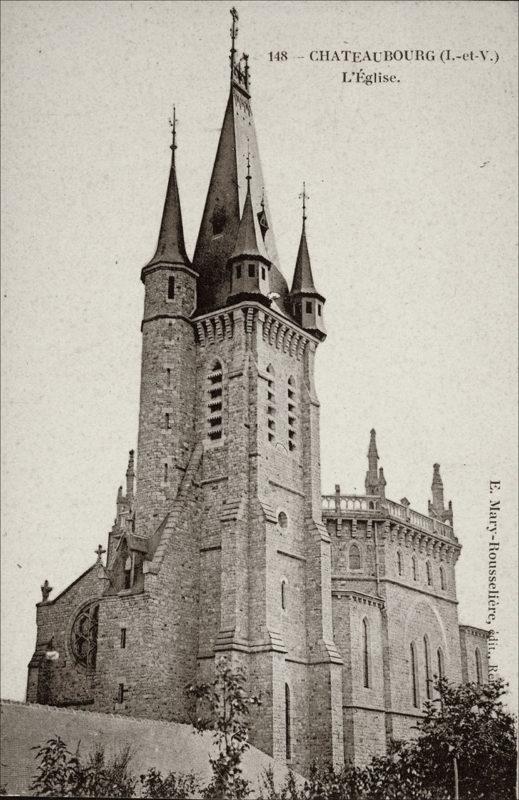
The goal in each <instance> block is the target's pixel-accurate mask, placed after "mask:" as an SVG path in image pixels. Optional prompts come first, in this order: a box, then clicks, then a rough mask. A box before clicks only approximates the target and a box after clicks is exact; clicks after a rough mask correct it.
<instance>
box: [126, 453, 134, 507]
mask: <svg viewBox="0 0 519 800" xmlns="http://www.w3.org/2000/svg"><path fill="white" fill-rule="evenodd" d="M134 484H135V462H134V451H133V450H130V453H129V457H128V468H127V470H126V497H127V498H128V499H130V498H133V492H134Z"/></svg>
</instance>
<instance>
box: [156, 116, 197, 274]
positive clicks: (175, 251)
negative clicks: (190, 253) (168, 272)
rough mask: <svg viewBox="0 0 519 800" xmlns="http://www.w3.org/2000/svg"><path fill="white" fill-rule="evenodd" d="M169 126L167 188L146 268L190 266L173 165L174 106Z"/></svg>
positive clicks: (175, 134) (175, 127)
mask: <svg viewBox="0 0 519 800" xmlns="http://www.w3.org/2000/svg"><path fill="white" fill-rule="evenodd" d="M170 125H171V139H172V140H171V145H170V148H171V167H170V171H169V180H168V188H167V191H166V200H165V202H164V211H163V213H162V222H161V225H160V232H159V240H158V242H157V249H156V251H155V255H154V256H153V258H152V259H151V261H149V262H148V264H147V265H146V266H147V267H151V266H155V265H157V264H159V263H160V264H185V265H187V266H190V263H189V259H188V257H187V253H186V247H185V244H184V228H183V225H182V211H181V208H180V197H179V192H178V184H177V171H176V165H175V151H176V149H177V117H176V110H175V106H173V116H172V118H171V120H170Z"/></svg>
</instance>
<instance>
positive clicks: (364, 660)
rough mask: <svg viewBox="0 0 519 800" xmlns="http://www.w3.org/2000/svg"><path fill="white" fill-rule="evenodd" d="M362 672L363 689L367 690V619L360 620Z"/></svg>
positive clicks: (368, 682)
mask: <svg viewBox="0 0 519 800" xmlns="http://www.w3.org/2000/svg"><path fill="white" fill-rule="evenodd" d="M362 671H363V676H364V688H365V689H369V685H370V675H369V630H368V621H367V619H363V620H362Z"/></svg>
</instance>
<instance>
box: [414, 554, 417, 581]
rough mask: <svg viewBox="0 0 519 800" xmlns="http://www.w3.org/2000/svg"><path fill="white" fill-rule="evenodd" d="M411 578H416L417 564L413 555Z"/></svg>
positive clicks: (415, 579)
mask: <svg viewBox="0 0 519 800" xmlns="http://www.w3.org/2000/svg"><path fill="white" fill-rule="evenodd" d="M413 580H414V581H417V580H418V564H417V563H416V558H415V556H413Z"/></svg>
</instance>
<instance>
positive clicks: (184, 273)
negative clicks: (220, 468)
mask: <svg viewBox="0 0 519 800" xmlns="http://www.w3.org/2000/svg"><path fill="white" fill-rule="evenodd" d="M172 136H173V141H172V144H171V167H170V172H169V180H168V186H167V190H166V199H165V202H164V211H163V214H162V222H161V226H160V232H159V238H158V243H157V248H156V251H155V254H154V256H153V258H152V259H151V260H150V261H149V262H148V263H147V264H146V266H145V267H144V269H143V270H142V272H141V280H142V282H143V284H144V316H143V320H142V326H141V330H142V361H141V393H140V410H139V437H138V448H137V458H138V461H137V497H136V506H135V526H136V532H137V533H138V534H140V535H142V536H149V535H151V534H152V533H154V531H155V529H156V528H157V527H158V525H159V523H160V522H161V521H162V519H163V518H164V516H165V514H166V512H167V511H168V510H169V507H170V505H171V502H172V500H174V499H175V497H176V494H177V492H178V487H179V484H180V480H181V476H182V474H183V472H184V470H185V469H186V465H187V461H188V459H189V456H190V453H191V451H192V449H193V441H194V440H193V437H194V421H195V420H194V402H195V386H196V375H195V362H196V359H195V337H194V332H193V324H192V322H191V317H192V315H193V311H194V310H195V306H196V290H197V277H198V276H197V273H196V271H195V270H194V269H193V267H192V265H191V263H190V261H189V258H188V256H187V253H186V248H185V244H184V231H183V226H182V212H181V208H180V197H179V190H178V183H177V171H176V163H175V151H176V148H177V143H176V118H175V109H173V119H172Z"/></svg>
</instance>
